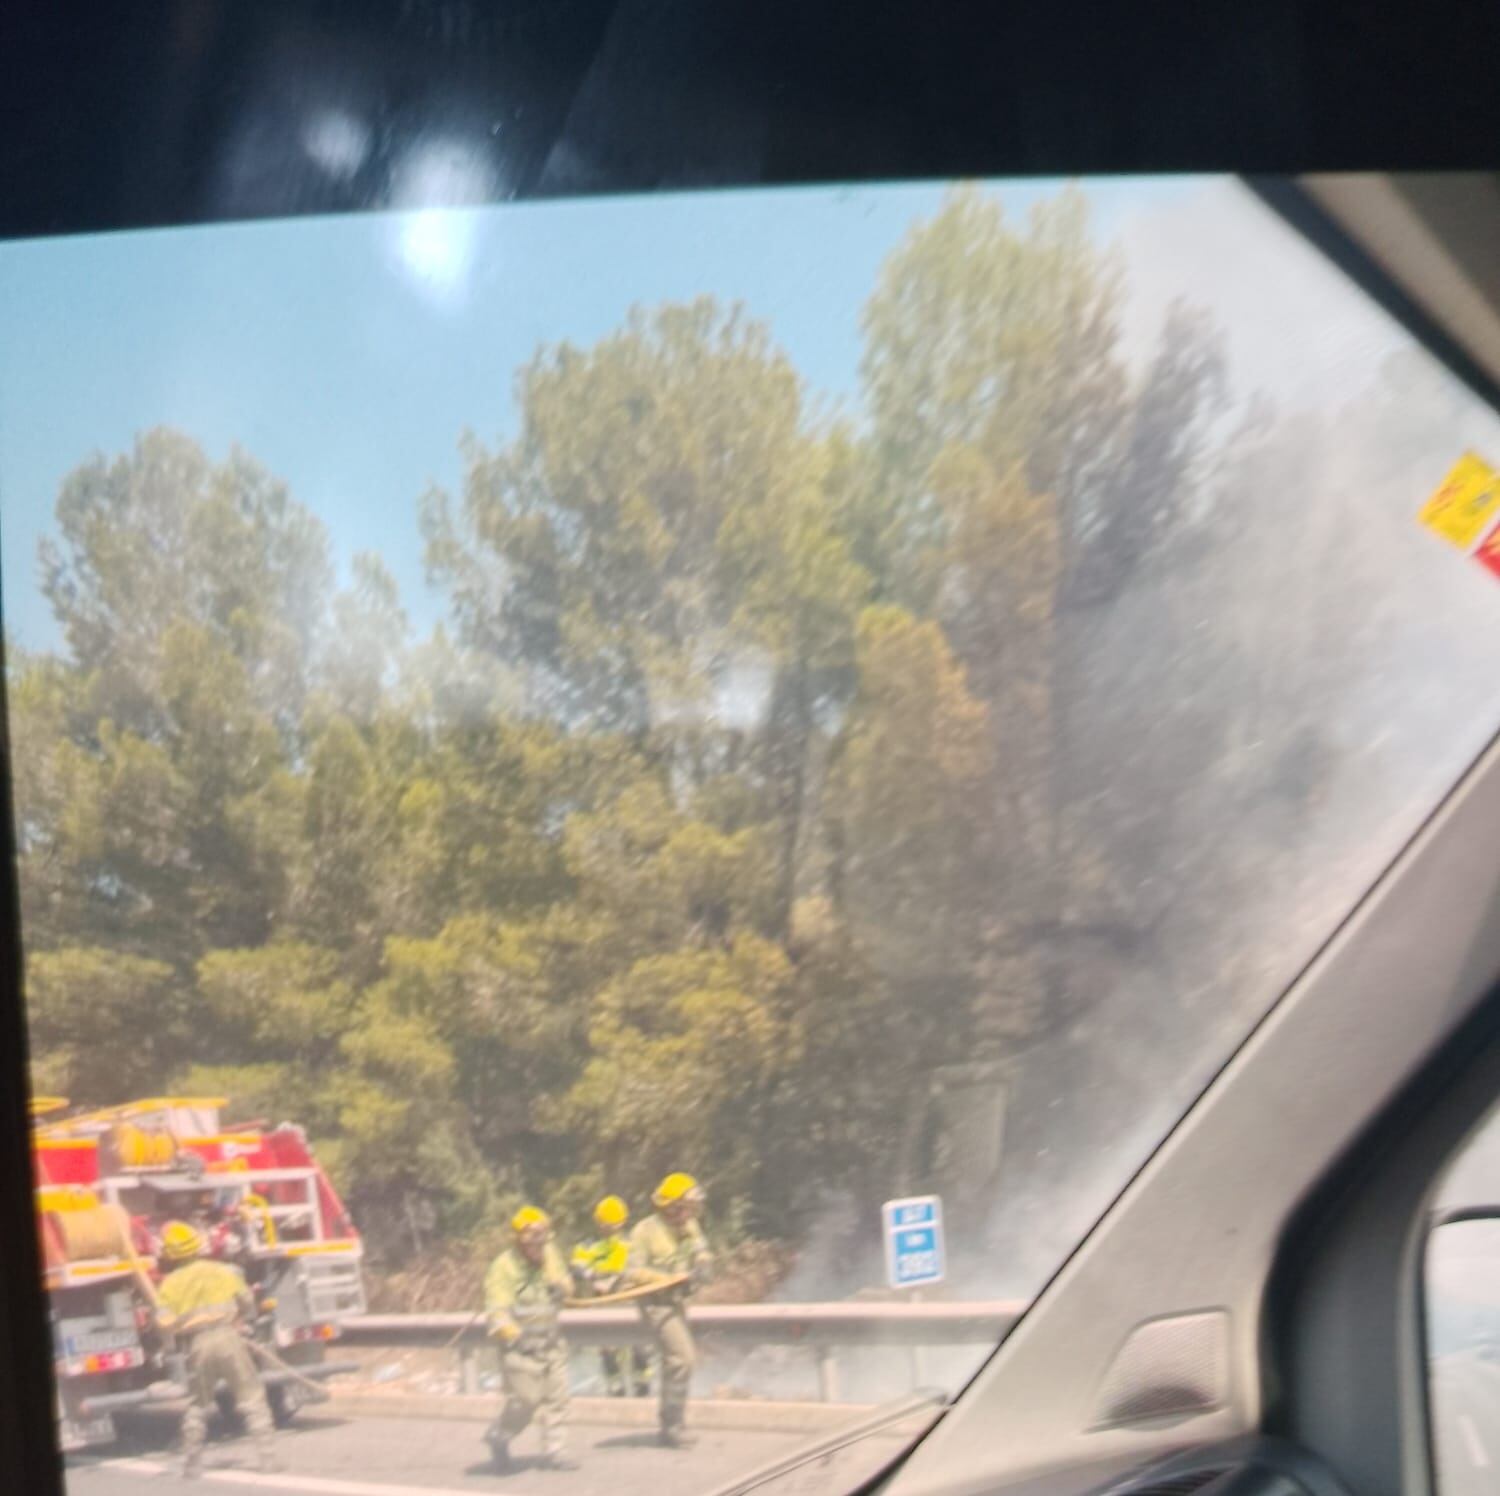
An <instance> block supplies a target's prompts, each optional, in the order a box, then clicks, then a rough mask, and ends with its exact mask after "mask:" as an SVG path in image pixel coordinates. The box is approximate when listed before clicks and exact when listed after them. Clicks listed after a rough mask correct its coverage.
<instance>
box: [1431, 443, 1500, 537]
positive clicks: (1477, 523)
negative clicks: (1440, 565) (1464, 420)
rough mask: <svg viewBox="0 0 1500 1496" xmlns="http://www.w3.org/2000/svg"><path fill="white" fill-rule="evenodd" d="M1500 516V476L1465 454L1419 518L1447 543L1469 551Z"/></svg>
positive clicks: (1487, 465)
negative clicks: (1499, 515) (1492, 521)
mask: <svg viewBox="0 0 1500 1496" xmlns="http://www.w3.org/2000/svg"><path fill="white" fill-rule="evenodd" d="M1497 513H1500V473H1497V472H1496V471H1495V470H1494V468H1492V467H1491V466H1490V465H1489V463H1487V462H1485V461H1483V460H1482V459H1480V458H1478V457H1476V456H1475V455H1474V454H1473V453H1472V452H1465V453H1464V455H1463V456H1462V457H1460V458H1459V459H1458V461H1457V462H1455V463H1454V464H1453V468H1452V470H1451V471H1450V472H1449V474H1448V476H1447V477H1446V478H1444V479H1443V486H1442V487H1441V488H1440V489H1438V491H1437V492H1436V493H1435V494H1433V496H1432V497H1431V498H1430V499H1428V501H1427V502H1426V503H1425V504H1423V505H1422V509H1421V512H1420V513H1419V514H1418V515H1417V518H1418V519H1419V520H1421V521H1422V523H1423V524H1424V525H1426V526H1427V528H1428V529H1429V530H1432V531H1433V532H1435V533H1436V534H1438V535H1441V536H1442V537H1443V539H1444V540H1447V541H1450V542H1451V543H1452V544H1453V545H1456V546H1457V547H1458V548H1459V549H1460V550H1464V551H1466V550H1468V549H1469V547H1470V546H1472V545H1473V544H1474V542H1475V541H1476V540H1478V539H1479V537H1480V536H1481V535H1482V534H1483V533H1484V531H1485V529H1486V528H1487V526H1488V525H1489V523H1490V521H1491V520H1492V519H1494V517H1495V515H1496V514H1497Z"/></svg>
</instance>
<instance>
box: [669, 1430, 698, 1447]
mask: <svg viewBox="0 0 1500 1496" xmlns="http://www.w3.org/2000/svg"><path fill="white" fill-rule="evenodd" d="M660 1438H661V1443H662V1445H663V1447H664V1448H667V1449H691V1448H692V1447H693V1446H694V1445H695V1444H696V1443H697V1442H698V1436H697V1434H690V1433H688V1431H687V1430H686V1429H685V1428H664V1429H663V1430H662V1431H661V1435H660Z"/></svg>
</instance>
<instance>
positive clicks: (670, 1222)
mask: <svg viewBox="0 0 1500 1496" xmlns="http://www.w3.org/2000/svg"><path fill="white" fill-rule="evenodd" d="M651 1203H652V1205H654V1206H655V1207H656V1211H655V1214H653V1215H648V1216H647V1217H646V1218H645V1219H644V1220H643V1221H640V1222H639V1223H637V1225H636V1228H635V1230H634V1231H633V1232H631V1235H630V1268H629V1274H628V1277H629V1279H630V1280H632V1281H633V1282H635V1283H638V1284H643V1285H644V1284H648V1283H650V1282H651V1281H652V1280H653V1279H658V1278H676V1277H680V1276H681V1275H682V1274H684V1273H686V1274H688V1275H689V1281H688V1282H687V1283H684V1284H682V1285H681V1286H679V1287H676V1288H671V1289H668V1290H666V1291H665V1292H663V1293H661V1294H657V1295H653V1296H652V1297H651V1298H649V1299H647V1300H645V1301H644V1302H643V1303H642V1304H641V1317H642V1319H644V1320H645V1321H646V1324H647V1326H648V1327H649V1328H650V1330H651V1334H652V1336H653V1337H654V1338H655V1340H656V1349H657V1354H658V1355H659V1356H660V1358H661V1395H660V1403H659V1407H660V1413H659V1419H660V1438H661V1442H662V1443H663V1444H664V1445H666V1446H667V1448H668V1449H690V1448H691V1447H692V1446H693V1444H694V1443H696V1442H697V1441H696V1440H695V1439H694V1438H693V1436H692V1435H691V1434H689V1433H688V1432H687V1429H686V1426H685V1425H686V1421H687V1401H688V1388H689V1387H690V1386H691V1384H692V1380H693V1363H694V1360H695V1356H694V1351H693V1334H692V1331H691V1330H690V1329H689V1328H688V1322H687V1301H688V1296H689V1295H690V1294H691V1293H692V1292H693V1290H694V1289H695V1288H697V1287H698V1285H699V1284H700V1283H701V1282H702V1281H703V1279H704V1278H705V1277H706V1276H707V1274H708V1272H709V1269H710V1267H711V1265H712V1259H711V1258H710V1256H709V1251H708V1242H707V1240H706V1239H705V1238H704V1235H703V1227H702V1226H701V1225H699V1223H698V1218H699V1216H700V1215H702V1213H703V1203H704V1202H703V1191H702V1190H701V1189H700V1188H699V1187H698V1181H697V1180H696V1179H694V1178H693V1176H692V1175H691V1174H668V1175H667V1177H666V1178H665V1179H663V1180H662V1182H661V1183H660V1184H659V1185H657V1187H656V1191H655V1193H654V1194H653V1195H652V1196H651Z"/></svg>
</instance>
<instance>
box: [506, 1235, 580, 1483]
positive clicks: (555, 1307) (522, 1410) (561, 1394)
mask: <svg viewBox="0 0 1500 1496" xmlns="http://www.w3.org/2000/svg"><path fill="white" fill-rule="evenodd" d="M510 1229H511V1235H512V1237H513V1241H512V1243H511V1245H510V1246H509V1247H508V1248H507V1249H506V1250H505V1251H503V1252H502V1253H501V1254H500V1255H499V1256H498V1257H497V1258H496V1259H495V1260H494V1261H493V1262H492V1263H491V1264H490V1270H489V1272H488V1273H486V1274H485V1278H484V1312H485V1323H486V1325H487V1327H488V1331H489V1334H490V1335H491V1336H492V1337H493V1338H494V1339H495V1340H497V1341H498V1342H499V1344H500V1374H501V1380H502V1381H503V1383H504V1386H505V1402H504V1403H503V1404H502V1405H501V1408H500V1416H499V1417H498V1418H496V1420H495V1421H494V1422H493V1423H492V1424H491V1425H490V1426H489V1428H488V1429H487V1430H486V1432H485V1440H486V1442H487V1443H488V1444H489V1446H490V1456H491V1461H492V1464H493V1466H494V1468H495V1470H497V1471H500V1472H502V1473H503V1472H504V1471H507V1470H510V1469H512V1468H513V1465H512V1461H511V1454H510V1445H511V1440H512V1439H514V1438H515V1437H516V1435H517V1434H519V1433H520V1432H521V1430H522V1429H524V1428H525V1427H526V1426H527V1424H529V1423H530V1422H531V1420H532V1418H533V1417H535V1418H536V1420H537V1422H538V1423H539V1424H540V1425H541V1431H542V1461H541V1463H542V1468H543V1469H545V1470H576V1469H577V1468H578V1466H577V1464H576V1463H575V1462H574V1461H573V1460H571V1459H569V1458H568V1456H567V1453H566V1452H565V1448H564V1433H565V1428H566V1424H567V1418H568V1348H567V1346H566V1345H565V1344H564V1342H563V1337H562V1330H561V1329H560V1328H559V1326H558V1322H557V1315H558V1311H559V1309H561V1307H562V1301H563V1300H564V1299H565V1298H567V1296H568V1294H569V1292H570V1290H571V1288H572V1284H571V1282H570V1281H569V1278H568V1269H567V1266H566V1264H565V1263H564V1262H563V1259H562V1254H561V1253H560V1252H559V1251H558V1250H557V1248H556V1247H555V1246H554V1245H553V1244H552V1222H551V1221H550V1220H549V1219H548V1217H547V1213H546V1212H545V1211H542V1210H538V1209H537V1208H536V1206H534V1205H525V1206H522V1208H521V1209H520V1210H518V1211H517V1212H516V1213H515V1215H514V1216H512V1217H511V1222H510Z"/></svg>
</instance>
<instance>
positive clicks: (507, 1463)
mask: <svg viewBox="0 0 1500 1496" xmlns="http://www.w3.org/2000/svg"><path fill="white" fill-rule="evenodd" d="M484 1442H485V1443H486V1444H488V1445H489V1446H490V1469H491V1470H493V1471H494V1472H495V1474H496V1475H509V1474H510V1473H511V1472H512V1471H513V1470H514V1469H515V1468H516V1462H515V1461H514V1460H513V1459H512V1458H511V1457H510V1440H509V1439H502V1438H501V1437H500V1435H499V1434H493V1433H491V1434H486V1435H485V1436H484Z"/></svg>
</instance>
